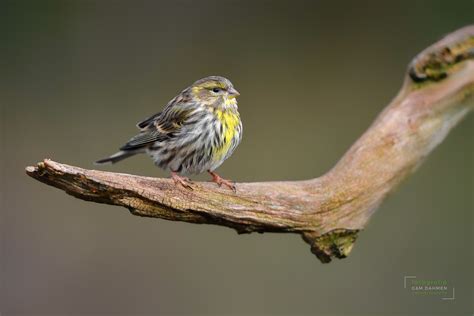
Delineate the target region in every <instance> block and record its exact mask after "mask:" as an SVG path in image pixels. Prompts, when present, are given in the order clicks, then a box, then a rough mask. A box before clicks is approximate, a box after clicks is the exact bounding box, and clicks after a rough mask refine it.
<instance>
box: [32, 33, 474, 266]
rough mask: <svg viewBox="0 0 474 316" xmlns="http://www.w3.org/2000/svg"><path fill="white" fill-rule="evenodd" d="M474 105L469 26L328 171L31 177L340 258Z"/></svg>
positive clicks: (416, 68) (72, 170)
mask: <svg viewBox="0 0 474 316" xmlns="http://www.w3.org/2000/svg"><path fill="white" fill-rule="evenodd" d="M473 108H474V26H468V27H465V28H462V29H460V30H458V31H456V32H453V33H451V34H449V35H448V36H446V37H445V38H443V39H441V40H440V41H439V42H437V43H435V44H434V45H432V46H430V47H428V48H427V49H426V50H424V51H423V52H421V53H420V54H419V55H418V56H416V57H415V58H414V59H413V61H412V62H411V63H410V65H409V67H408V69H407V75H406V78H405V80H404V83H403V85H402V88H401V90H400V92H399V93H398V95H397V96H396V97H395V98H394V99H393V101H392V102H391V103H390V104H389V105H388V106H387V107H386V108H385V109H384V110H383V111H382V113H381V114H380V115H379V116H378V117H377V119H376V120H375V121H374V122H373V123H372V125H371V126H370V127H369V129H368V130H367V131H366V132H365V133H364V134H363V135H362V136H361V137H360V138H359V139H358V140H357V141H356V142H355V143H354V144H353V145H352V147H351V148H350V149H349V150H348V151H347V152H346V153H345V155H344V156H343V157H342V158H341V159H340V161H339V162H338V163H337V164H336V165H335V166H334V167H333V168H332V169H331V170H330V171H328V172H327V173H326V174H325V175H323V176H321V177H319V178H315V179H311V180H306V181H281V182H260V183H258V182H257V183H237V185H236V187H237V192H236V193H234V192H232V191H231V190H229V189H226V188H219V187H217V186H216V185H215V184H213V183H205V182H200V183H195V184H194V185H193V190H189V189H185V188H182V187H180V186H176V185H175V184H174V183H173V181H172V180H170V179H157V178H149V177H139V176H134V175H128V174H120V173H111V172H104V171H97V170H86V169H82V168H78V167H74V166H69V165H66V164H62V163H58V162H54V161H52V160H47V159H46V160H44V161H43V162H40V163H38V164H37V165H36V166H30V167H27V168H26V172H27V174H28V175H30V176H31V177H33V178H35V179H37V180H39V181H41V182H44V183H46V184H49V185H52V186H55V187H57V188H59V189H61V190H64V191H66V192H67V193H68V194H71V195H73V196H75V197H77V198H80V199H83V200H86V201H92V202H98V203H107V204H113V205H119V206H124V207H126V208H128V209H129V210H130V212H131V213H132V214H134V215H138V216H148V217H158V218H162V219H167V220H173V221H185V222H190V223H198V224H216V225H221V226H227V227H231V228H234V229H236V230H237V232H238V233H251V232H286V233H297V234H300V235H301V236H302V237H303V239H304V240H305V241H306V242H307V243H308V244H310V246H311V251H312V252H313V253H314V254H315V255H316V256H317V257H318V258H319V259H320V260H321V261H322V262H329V261H331V259H332V258H334V257H337V258H344V257H346V256H347V255H348V254H349V252H350V251H351V249H352V246H353V244H354V241H355V240H356V238H357V234H358V233H359V232H360V231H361V230H362V229H363V228H364V227H365V226H366V224H367V222H368V220H369V218H370V217H371V215H372V214H373V212H374V211H375V210H376V209H377V207H378V206H379V205H380V203H381V202H382V201H383V199H384V198H385V197H386V196H387V194H389V193H390V192H392V191H393V190H394V189H395V188H396V187H397V186H398V185H399V184H400V182H401V181H402V180H404V179H405V178H406V177H407V176H408V175H409V174H411V173H412V172H413V171H414V170H415V169H416V168H417V167H418V166H419V165H420V163H421V162H423V160H424V159H425V158H426V157H427V156H428V154H429V153H430V152H431V151H432V150H433V149H434V148H435V147H436V146H437V145H438V144H439V143H440V142H441V141H442V140H443V139H444V138H445V137H446V135H447V134H448V132H449V131H450V130H451V128H452V127H454V126H455V125H456V124H457V123H458V122H459V121H460V120H461V119H462V118H464V117H465V116H466V115H467V114H468V112H469V111H470V110H472V109H473Z"/></svg>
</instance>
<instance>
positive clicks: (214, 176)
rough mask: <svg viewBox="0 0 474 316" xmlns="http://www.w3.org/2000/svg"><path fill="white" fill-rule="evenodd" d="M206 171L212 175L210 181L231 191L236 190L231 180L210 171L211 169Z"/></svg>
mask: <svg viewBox="0 0 474 316" xmlns="http://www.w3.org/2000/svg"><path fill="white" fill-rule="evenodd" d="M208 172H209V174H210V175H211V176H212V182H215V183H217V185H218V186H222V185H225V186H226V187H228V188H229V189H231V190H232V191H234V192H237V189H236V188H235V184H234V183H233V182H232V181H230V180H226V179H223V178H221V176H220V175H218V174H217V173H215V172H212V171H208Z"/></svg>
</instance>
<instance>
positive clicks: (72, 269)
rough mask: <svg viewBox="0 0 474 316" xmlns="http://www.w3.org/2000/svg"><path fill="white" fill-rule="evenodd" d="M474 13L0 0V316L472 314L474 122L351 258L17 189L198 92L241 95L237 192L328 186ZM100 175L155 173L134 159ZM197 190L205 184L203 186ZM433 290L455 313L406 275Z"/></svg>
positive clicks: (82, 160)
mask: <svg viewBox="0 0 474 316" xmlns="http://www.w3.org/2000/svg"><path fill="white" fill-rule="evenodd" d="M473 12H474V2H473V1H472V0H467V1H390V2H389V1H371V2H367V1H351V2H349V1H345V2H344V1H332V2H331V1H299V0H298V1H297V0H292V1H280V2H276V1H243V0H241V1H237V0H236V1H231V0H227V1H225V0H222V1H166V2H165V1H148V2H147V1H120V2H119V1H98V0H97V1H57V2H51V1H34V2H33V1H31V2H28V1H2V2H1V7H0V14H1V17H0V24H1V31H0V32H1V34H0V35H1V53H2V57H1V61H2V64H3V66H2V67H1V68H2V70H1V72H2V85H1V90H0V94H1V98H2V100H1V106H2V114H1V115H2V116H1V124H2V129H1V132H2V134H1V135H2V143H1V145H2V147H1V149H2V155H1V168H0V170H1V172H2V175H1V179H2V184H1V192H2V201H1V203H2V204H1V213H0V214H1V217H0V219H1V221H0V224H1V227H0V232H1V254H0V256H1V259H0V264H1V279H0V281H1V290H0V313H1V314H2V315H15V314H25V315H39V314H43V315H53V314H57V315H59V314H61V315H72V314H76V315H79V314H82V315H92V314H94V315H104V314H123V315H137V314H160V315H181V314H182V315H186V314H189V315H191V314H199V315H208V314H213V315H265V314H276V315H329V314H330V315H342V314H345V315H359V314H361V315H367V314H378V315H381V314H391V315H395V314H402V315H417V314H428V315H435V314H437V313H439V314H443V315H471V314H472V312H473V310H474V309H473V306H472V300H473V273H472V266H473V265H472V264H473V260H472V259H473V258H472V252H473V234H472V231H473V230H472V228H473V217H472V212H473V200H472V194H473V142H472V141H473V138H472V136H473V132H474V130H473V116H472V115H471V116H469V117H468V118H467V119H466V120H464V121H463V122H462V123H461V124H460V125H459V126H458V127H456V128H455V129H454V130H453V131H452V132H451V133H450V135H449V136H448V138H447V139H446V141H445V142H444V143H443V144H441V145H440V146H439V147H438V148H437V149H436V150H435V151H434V152H433V153H432V155H431V156H430V157H429V158H428V159H427V161H426V162H425V163H424V165H423V166H422V167H421V168H420V169H419V170H418V172H417V173H416V174H415V175H414V176H412V177H411V178H410V179H409V180H408V181H406V182H405V183H404V184H403V185H402V186H401V187H400V189H399V190H398V191H397V192H396V193H395V194H393V195H392V196H391V197H390V198H389V199H388V200H387V201H386V202H385V203H384V204H383V205H382V206H381V207H380V209H379V211H378V213H376V215H375V216H374V217H373V218H372V221H371V222H370V225H369V226H368V228H367V229H366V230H365V231H364V232H363V233H362V234H361V235H360V238H359V240H358V242H357V243H356V245H355V248H354V250H353V252H352V254H351V256H350V257H349V258H347V259H345V260H341V261H336V262H333V263H331V264H329V265H322V264H320V263H319V261H317V260H316V258H315V257H314V256H313V255H312V254H311V253H310V251H309V247H308V245H306V244H305V243H304V242H303V241H302V240H301V238H300V237H298V236H296V235H279V234H263V235H258V234H252V235H244V236H238V235H237V234H236V233H235V232H234V231H232V230H230V229H226V228H222V227H215V226H200V225H191V224H186V223H177V222H167V221H163V220H155V219H149V218H139V217H134V216H131V215H130V214H129V213H128V211H127V210H126V209H122V208H118V207H114V206H107V205H100V204H93V203H86V202H84V201H80V200H77V199H74V198H72V197H70V196H67V195H66V194H64V193H63V192H60V191H58V190H56V189H54V188H51V187H48V186H45V185H43V184H40V183H38V182H36V181H34V180H33V179H30V178H28V177H27V176H26V175H25V173H24V167H25V166H27V165H31V164H34V163H36V162H37V161H39V160H41V159H43V158H46V157H51V158H53V159H55V160H57V161H61V162H65V163H68V164H73V165H78V166H81V167H85V168H94V166H93V165H92V161H94V160H96V159H98V158H101V157H103V156H105V155H108V154H110V153H113V152H115V150H116V149H117V147H118V146H120V145H121V144H122V143H123V142H124V141H126V140H127V139H128V138H129V137H130V136H131V135H133V134H134V133H135V132H136V129H135V126H134V125H135V123H136V122H137V121H139V120H141V119H142V118H144V117H146V116H148V115H150V114H152V113H154V112H157V111H159V110H160V109H161V108H162V106H163V105H165V104H166V103H167V102H168V100H170V99H171V98H172V97H173V96H175V95H176V94H177V93H178V92H179V91H180V90H181V89H183V88H184V87H186V86H187V85H188V84H190V83H192V82H193V81H194V80H196V79H199V78H201V77H204V76H208V75H214V74H219V75H223V76H226V77H228V78H230V79H231V80H232V81H233V83H234V84H235V86H236V88H237V89H238V90H239V91H240V92H241V94H242V95H241V97H240V98H239V105H240V111H241V115H242V117H243V121H244V140H243V142H242V144H241V146H240V147H239V148H238V149H237V151H236V153H235V154H234V155H233V157H232V158H231V159H229V160H228V161H227V162H226V163H224V165H223V166H222V167H221V168H220V169H219V171H220V173H221V174H222V175H223V176H225V177H227V178H231V179H234V180H237V181H265V180H283V179H288V180H290V179H306V178H310V177H316V176H318V175H321V174H323V173H324V172H325V171H327V170H328V169H329V168H331V166H333V165H334V164H335V162H336V161H337V160H338V159H339V158H340V157H341V155H342V154H343V153H344V152H345V151H346V150H347V149H348V147H349V146H350V145H351V144H352V143H353V142H354V141H355V139H356V138H357V137H358V136H359V135H360V134H361V133H362V132H363V131H364V130H365V129H366V128H367V127H368V126H369V124H370V123H371V122H372V121H373V119H374V118H375V117H376V115H377V114H378V113H379V112H380V111H381V110H382V109H383V107H384V106H385V105H386V104H387V103H388V102H389V101H390V99H391V98H392V97H393V96H394V95H395V94H396V92H397V91H398V89H399V87H400V85H401V82H402V78H403V75H404V71H405V68H406V65H407V64H408V62H409V61H410V60H411V58H412V57H414V56H415V55H416V54H417V53H418V52H419V51H420V50H422V49H423V48H425V47H426V46H428V45H430V44H432V43H433V42H435V41H436V40H437V39H439V38H440V37H441V36H442V35H443V34H446V33H449V32H451V31H454V30H455V29H457V28H459V27H462V26H464V25H467V24H469V23H472V22H473V17H474V14H473ZM103 169H106V170H111V171H117V172H126V173H133V174H141V175H151V176H159V177H166V176H168V175H167V174H166V173H165V172H163V171H161V170H158V169H157V168H155V167H154V166H153V164H152V162H151V161H150V160H149V159H148V158H147V157H145V156H140V157H135V158H132V159H129V160H126V161H125V162H123V163H120V164H117V165H114V166H107V167H104V168H103ZM198 179H207V177H198ZM405 275H416V276H418V277H419V278H425V279H444V280H447V281H448V282H449V285H450V286H455V288H456V300H455V301H442V300H440V299H439V297H420V296H415V295H413V294H411V293H410V292H409V291H407V290H406V289H404V288H403V277H404V276H405Z"/></svg>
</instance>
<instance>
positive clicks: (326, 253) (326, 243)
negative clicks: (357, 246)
mask: <svg viewBox="0 0 474 316" xmlns="http://www.w3.org/2000/svg"><path fill="white" fill-rule="evenodd" d="M358 233H359V230H358V229H335V230H332V231H330V232H328V233H326V234H323V235H320V236H318V235H317V234H315V233H303V234H302V236H303V239H304V241H306V242H307V243H308V244H310V245H311V252H312V253H314V254H315V255H316V257H318V259H319V260H320V261H321V262H322V263H329V262H331V260H332V259H333V258H338V259H342V258H346V257H347V256H348V255H349V253H350V252H351V250H352V247H353V246H354V243H355V241H356V239H357V234H358Z"/></svg>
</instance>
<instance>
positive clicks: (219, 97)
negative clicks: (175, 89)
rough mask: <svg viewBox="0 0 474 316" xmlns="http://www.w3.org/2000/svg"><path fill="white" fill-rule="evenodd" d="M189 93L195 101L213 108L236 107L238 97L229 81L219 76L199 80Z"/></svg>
mask: <svg viewBox="0 0 474 316" xmlns="http://www.w3.org/2000/svg"><path fill="white" fill-rule="evenodd" d="M190 93H191V95H192V98H193V99H194V100H195V101H197V102H200V103H201V104H204V105H207V106H213V107H226V106H232V105H236V104H237V101H236V97H237V96H239V95H240V93H239V92H238V91H237V90H236V89H235V88H234V86H233V85H232V82H230V80H229V79H226V78H224V77H220V76H210V77H206V78H202V79H199V80H198V81H196V82H195V83H193V84H192V85H191V87H190Z"/></svg>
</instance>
